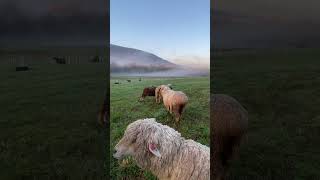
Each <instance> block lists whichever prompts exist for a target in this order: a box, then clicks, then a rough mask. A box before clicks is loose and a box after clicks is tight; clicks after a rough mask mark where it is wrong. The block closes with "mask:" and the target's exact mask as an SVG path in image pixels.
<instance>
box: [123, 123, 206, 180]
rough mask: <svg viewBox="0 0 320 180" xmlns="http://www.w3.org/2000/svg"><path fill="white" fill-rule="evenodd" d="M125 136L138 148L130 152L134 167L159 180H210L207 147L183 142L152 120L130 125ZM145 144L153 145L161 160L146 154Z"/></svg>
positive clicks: (183, 140)
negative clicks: (151, 143) (135, 165)
mask: <svg viewBox="0 0 320 180" xmlns="http://www.w3.org/2000/svg"><path fill="white" fill-rule="evenodd" d="M125 136H129V137H127V138H128V140H129V139H130V140H132V139H134V140H135V143H137V146H138V147H139V148H138V149H137V150H136V152H135V153H134V159H135V160H136V162H137V164H138V166H140V167H141V168H143V169H147V170H150V171H151V172H152V173H153V174H154V175H156V176H157V177H158V178H159V179H160V180H164V179H168V180H169V179H170V180H178V179H179V180H204V179H205V180H207V179H210V148H209V147H207V146H204V145H202V144H200V143H197V142H195V141H193V140H186V139H184V138H183V137H181V135H180V133H179V132H177V131H175V130H174V129H172V128H170V127H169V126H166V125H162V124H160V123H157V122H156V121H155V119H154V118H151V119H143V120H137V121H135V122H133V123H131V124H130V125H129V126H128V128H127V130H126V132H125ZM149 142H153V143H155V144H157V147H158V149H159V151H160V154H161V157H156V156H154V155H153V154H152V153H150V152H149V151H148V150H147V149H146V147H147V146H148V143H149Z"/></svg>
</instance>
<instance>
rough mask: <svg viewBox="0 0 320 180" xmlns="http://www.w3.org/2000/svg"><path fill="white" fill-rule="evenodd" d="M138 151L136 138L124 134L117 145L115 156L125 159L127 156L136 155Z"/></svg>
mask: <svg viewBox="0 0 320 180" xmlns="http://www.w3.org/2000/svg"><path fill="white" fill-rule="evenodd" d="M135 151H136V144H135V138H134V137H132V136H131V137H130V136H124V137H123V138H122V139H121V140H120V141H119V142H118V144H117V145H116V146H115V153H114V154H113V157H114V158H116V159H123V158H124V157H126V156H132V155H134V153H135Z"/></svg>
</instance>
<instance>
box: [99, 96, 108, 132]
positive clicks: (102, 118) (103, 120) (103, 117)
mask: <svg viewBox="0 0 320 180" xmlns="http://www.w3.org/2000/svg"><path fill="white" fill-rule="evenodd" d="M107 97H108V96H107V95H106V96H105V98H104V101H103V104H102V106H101V109H100V111H99V113H98V122H99V124H101V125H102V126H107V123H108V118H109V107H108V102H109V101H108V99H107Z"/></svg>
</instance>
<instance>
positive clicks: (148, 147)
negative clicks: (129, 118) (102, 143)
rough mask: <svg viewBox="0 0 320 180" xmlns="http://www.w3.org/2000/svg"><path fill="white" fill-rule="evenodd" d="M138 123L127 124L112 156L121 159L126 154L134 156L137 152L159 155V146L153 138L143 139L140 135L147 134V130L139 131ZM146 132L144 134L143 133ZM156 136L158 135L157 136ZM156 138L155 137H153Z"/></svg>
mask: <svg viewBox="0 0 320 180" xmlns="http://www.w3.org/2000/svg"><path fill="white" fill-rule="evenodd" d="M139 127H140V126H139V125H138V124H134V123H133V124H131V125H129V126H128V128H127V130H126V131H125V133H124V136H123V137H122V139H121V140H120V141H119V142H118V144H117V145H116V146H115V153H114V154H113V157H114V158H116V159H123V158H124V157H126V156H135V155H136V154H139V152H140V153H141V152H148V151H149V152H150V153H151V154H153V155H155V156H157V157H161V154H160V151H159V146H158V143H157V141H155V140H154V139H148V140H145V139H144V138H141V136H146V134H149V133H148V132H147V131H148V130H150V128H149V129H148V130H147V131H143V132H142V131H141V130H140V128H139ZM144 133H146V134H144ZM157 137H158V136H157ZM155 139H156V138H155Z"/></svg>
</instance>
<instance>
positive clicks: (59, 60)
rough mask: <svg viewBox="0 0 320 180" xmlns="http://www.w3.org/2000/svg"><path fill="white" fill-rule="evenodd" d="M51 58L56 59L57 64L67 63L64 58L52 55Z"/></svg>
mask: <svg viewBox="0 0 320 180" xmlns="http://www.w3.org/2000/svg"><path fill="white" fill-rule="evenodd" d="M53 59H54V60H55V61H56V63H57V64H67V61H66V59H65V58H60V57H53Z"/></svg>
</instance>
